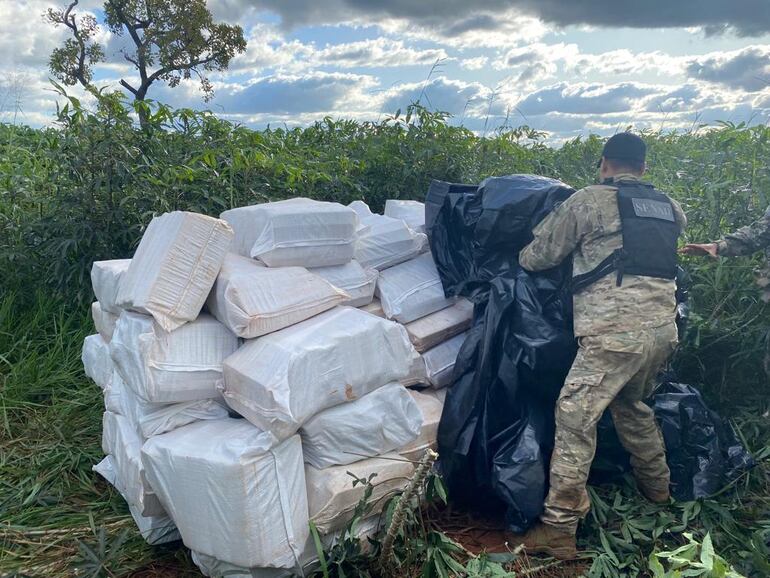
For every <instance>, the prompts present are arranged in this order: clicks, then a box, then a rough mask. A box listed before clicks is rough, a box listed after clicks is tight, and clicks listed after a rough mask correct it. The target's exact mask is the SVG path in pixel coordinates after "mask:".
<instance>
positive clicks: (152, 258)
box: [118, 211, 233, 331]
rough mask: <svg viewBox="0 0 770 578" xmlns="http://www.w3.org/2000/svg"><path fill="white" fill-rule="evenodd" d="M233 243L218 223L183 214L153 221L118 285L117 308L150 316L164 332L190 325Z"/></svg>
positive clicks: (226, 227) (230, 234)
mask: <svg viewBox="0 0 770 578" xmlns="http://www.w3.org/2000/svg"><path fill="white" fill-rule="evenodd" d="M232 240H233V230H232V229H231V228H230V226H229V225H228V224H227V223H226V222H224V221H222V220H221V219H215V218H213V217H207V216H206V215H199V214H198V213H187V212H183V211H174V212H173V213H165V214H164V215H161V216H160V217H155V218H154V219H153V220H152V221H151V222H150V224H149V225H148V227H147V230H146V231H145V233H144V236H143V237H142V240H141V242H140V243H139V247H137V249H136V253H135V254H134V258H133V259H131V264H130V265H129V267H128V270H127V271H126V272H125V274H124V275H123V278H122V279H121V280H120V288H119V291H118V305H119V306H120V307H122V308H125V309H131V310H133V311H138V312H140V313H146V314H148V315H152V316H153V317H154V318H155V320H156V321H157V322H158V323H159V324H160V326H161V327H162V328H163V329H165V330H166V331H173V330H174V329H176V328H178V327H181V326H182V325H184V324H185V323H186V322H188V321H193V320H194V319H195V318H196V317H198V314H199V313H200V311H201V307H203V304H204V303H205V301H206V297H208V294H209V291H211V287H212V286H213V285H214V280H215V279H216V278H217V273H219V268H220V267H221V266H222V261H224V259H225V254H226V253H227V251H228V249H229V248H230V245H231V243H232Z"/></svg>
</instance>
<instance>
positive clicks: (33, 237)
mask: <svg viewBox="0 0 770 578" xmlns="http://www.w3.org/2000/svg"><path fill="white" fill-rule="evenodd" d="M139 106H150V108H149V109H148V111H147V112H148V123H147V126H146V127H144V129H138V128H137V127H136V124H135V122H134V118H135V115H133V114H132V112H133V111H131V110H130V109H129V108H128V107H126V106H125V105H124V104H123V103H122V102H121V101H119V100H117V97H107V98H105V99H104V101H103V102H102V105H101V106H100V108H99V110H98V111H87V110H85V109H83V107H82V106H81V105H80V103H79V102H78V101H77V100H76V99H74V98H71V99H69V103H68V104H67V105H66V106H65V107H63V108H62V109H61V110H60V111H59V117H58V118H59V120H58V123H57V124H56V125H55V126H53V127H50V128H43V129H32V128H29V127H24V126H15V125H9V124H0V464H1V465H2V468H3V479H2V480H1V481H0V519H1V520H3V524H4V525H3V526H0V532H2V541H3V548H2V550H1V551H0V574H2V573H3V572H5V571H11V570H19V568H26V571H25V572H26V573H27V574H29V575H46V574H48V575H51V574H54V575H57V574H59V573H61V572H65V573H66V572H69V571H71V570H72V566H71V565H72V564H73V563H74V562H76V561H78V560H79V561H81V562H82V561H84V560H91V559H92V558H93V557H94V556H96V559H99V560H101V559H105V558H106V559H108V563H107V564H106V565H105V567H108V568H109V571H105V570H103V569H98V571H99V572H105V575H115V576H119V575H123V574H125V573H127V572H130V571H132V570H135V569H137V568H142V567H145V566H146V565H147V564H150V563H153V562H152V561H153V560H155V562H154V564H156V565H158V564H160V565H161V566H160V567H161V568H166V567H165V566H163V564H166V563H167V561H168V560H169V559H173V558H180V559H182V562H181V563H179V564H178V563H176V562H174V564H173V567H174V568H176V569H177V570H175V571H179V570H178V569H179V568H189V562H188V561H185V560H186V559H185V554H184V553H183V552H181V551H180V550H174V549H170V550H169V549H163V548H161V549H151V548H148V547H146V546H144V545H143V544H142V542H141V540H140V539H138V538H137V537H136V536H133V535H131V534H125V535H122V534H121V529H123V528H125V529H129V528H130V527H131V523H130V519H128V518H127V517H126V509H125V507H124V506H123V505H122V502H121V501H120V499H119V498H118V497H117V496H116V495H115V493H114V492H113V491H112V490H110V489H108V488H107V487H106V486H105V485H104V484H103V483H101V482H100V481H99V480H98V479H97V476H96V475H95V474H93V473H92V472H91V469H90V468H91V466H92V465H93V464H94V463H96V462H97V461H98V459H99V458H100V455H101V450H100V447H99V436H100V428H101V419H100V413H101V409H100V405H101V403H100V399H99V392H98V389H97V388H96V387H95V386H93V384H90V383H88V382H87V380H86V378H85V376H84V375H83V373H82V368H81V365H80V360H79V352H80V347H81V343H82V339H83V337H84V336H85V335H87V334H88V333H90V332H92V327H91V323H90V319H88V316H87V305H88V303H90V301H91V299H92V298H93V295H92V293H91V289H90V279H89V272H90V267H91V263H92V262H93V261H94V260H99V259H113V258H122V257H130V256H131V254H132V252H133V249H134V248H135V246H136V244H137V243H138V241H139V239H140V238H141V235H142V231H143V229H144V227H145V226H146V225H147V223H148V222H149V221H150V220H151V218H152V217H153V215H155V214H158V213H162V212H165V211H171V210H177V209H180V210H190V211H198V212H202V213H206V214H210V215H218V214H219V213H220V212H222V211H223V210H225V209H228V208H230V207H234V206H242V205H246V204H253V203H258V202H264V201H268V200H279V199H284V198H289V197H294V196H304V197H310V198H314V199H319V200H328V201H338V202H341V203H344V204H347V203H348V202H350V201H352V200H354V199H364V200H365V201H366V202H367V203H369V204H370V205H371V206H372V208H373V209H374V210H381V209H382V207H383V205H384V202H385V200H386V199H388V198H404V199H420V200H421V199H422V198H423V196H424V194H425V192H426V191H427V188H428V185H429V183H430V181H431V180H432V179H441V180H447V181H455V182H468V183H476V182H479V181H480V180H481V179H483V178H484V177H486V176H490V175H501V174H509V173H538V174H543V175H548V176H552V177H556V178H559V179H562V180H563V181H565V182H567V183H568V184H570V185H572V186H574V187H576V188H578V187H582V186H585V185H587V184H590V183H593V182H595V179H596V174H595V163H596V159H597V158H598V157H599V155H600V151H601V145H602V140H601V139H600V138H598V137H596V136H591V137H588V138H586V139H577V140H574V141H571V142H568V143H566V144H564V145H563V146H562V147H560V148H558V149H557V148H552V147H549V146H547V145H546V144H545V142H544V136H545V135H543V134H540V133H538V132H536V131H533V130H530V129H528V128H527V127H521V128H511V127H503V128H501V129H499V130H497V131H495V132H493V133H491V134H488V135H486V136H479V135H476V134H474V133H472V132H470V131H468V130H467V129H465V128H462V127H458V126H452V125H451V124H449V123H448V122H447V117H446V115H445V114H442V113H440V112H432V111H429V110H426V109H425V108H423V107H421V106H419V105H413V106H411V107H410V108H409V109H408V110H406V111H399V112H397V113H395V114H394V115H392V116H390V117H388V118H386V119H385V120H383V121H381V122H376V123H375V122H363V123H362V122H356V121H351V120H333V119H330V118H326V119H323V120H322V121H319V122H317V123H315V124H314V125H312V126H309V127H307V128H296V129H288V128H285V127H273V128H268V129H267V130H262V131H255V130H251V129H248V128H245V127H242V126H236V125H233V124H231V123H228V122H226V121H223V120H220V119H218V118H217V117H215V116H214V115H212V114H209V113H201V112H196V111H192V110H184V109H183V110H171V109H169V108H168V107H166V106H163V105H158V104H156V103H152V104H151V105H148V104H146V103H139ZM644 137H645V140H646V141H647V143H648V145H649V178H650V180H652V181H653V182H654V183H655V184H656V185H657V186H658V187H659V188H661V189H663V190H665V191H667V192H669V193H670V194H671V195H672V196H673V197H674V198H676V199H677V200H679V201H680V203H682V205H683V207H684V209H685V211H686V213H687V215H688V219H689V227H688V231H687V235H686V239H687V240H689V241H707V240H711V239H716V238H718V237H719V236H720V235H721V234H723V233H724V232H726V231H730V230H733V229H735V228H737V227H739V226H741V225H744V224H747V223H749V222H750V221H751V220H753V219H754V218H756V217H758V216H759V215H761V214H762V212H763V211H764V209H765V208H766V206H767V205H768V204H769V203H770V198H768V195H769V194H770V146H768V139H769V138H770V128H768V127H764V126H756V127H746V126H742V125H740V126H734V125H724V126H722V127H720V128H719V129H718V130H707V129H704V128H696V129H693V130H692V131H689V132H685V133H665V132H649V133H646V134H645V135H644ZM760 258H761V256H756V257H754V258H753V259H734V260H730V261H725V262H722V261H719V262H716V261H706V260H691V261H689V262H687V263H686V266H687V268H688V270H689V271H690V273H691V275H692V279H693V281H692V290H691V299H692V309H693V315H692V318H691V322H690V326H689V330H688V339H687V340H686V341H685V343H684V345H683V346H682V348H681V350H680V352H679V353H678V355H677V357H676V360H675V365H676V369H677V370H678V372H679V375H680V378H681V379H682V380H683V381H687V382H690V383H693V384H695V385H697V386H699V387H701V388H702V389H703V391H704V393H705V394H706V395H707V397H708V399H709V400H710V401H711V403H712V404H713V405H714V407H717V408H719V410H720V412H722V413H723V414H726V415H732V416H735V417H736V418H737V420H738V423H739V424H740V425H741V432H742V433H743V435H744V436H745V437H746V439H747V443H749V445H750V447H751V448H752V449H753V450H754V451H755V453H756V454H757V456H758V457H759V458H760V461H761V460H762V459H763V458H766V457H767V455H768V454H770V449H768V446H770V442H769V441H768V435H767V434H768V426H767V421H768V420H767V417H766V414H765V412H766V411H767V408H768V385H767V377H766V376H765V374H764V372H763V370H762V358H763V354H764V350H765V343H766V341H767V328H768V327H769V326H770V324H769V323H768V311H767V308H766V306H765V305H764V304H763V303H762V302H761V301H760V300H759V298H758V297H759V294H758V291H756V289H755V286H754V283H753V274H752V269H753V268H754V267H755V266H756V265H757V264H758V262H759V259H760ZM763 416H764V417H763ZM765 468H766V462H763V464H762V465H761V467H759V468H758V469H757V470H755V471H754V472H753V473H752V474H751V475H750V476H748V477H747V478H746V479H744V480H742V481H741V487H742V490H741V492H740V493H739V497H740V502H739V503H738V505H736V503H735V502H730V503H731V504H732V505H731V506H729V507H727V506H719V507H722V508H723V510H724V511H723V512H722V514H723V515H724V516H725V519H726V520H728V522H730V520H732V522H730V524H732V525H730V524H728V526H727V529H726V528H725V527H724V526H720V525H719V524H716V523H708V522H707V521H704V520H703V519H701V518H699V516H701V517H702V516H703V514H701V511H706V512H711V513H710V515H711V516H712V517H713V516H714V513H713V511H712V510H709V509H708V508H707V507H704V508H703V509H699V510H698V514H697V515H695V516H693V515H692V511H691V510H687V512H688V513H684V512H685V510H682V509H681V508H679V509H678V510H677V511H676V513H675V514H671V516H672V517H671V519H670V520H669V521H668V522H666V523H663V522H660V524H663V525H662V526H660V527H674V528H676V527H678V525H681V524H682V520H684V523H683V525H684V527H688V524H689V525H690V526H689V527H691V528H695V530H696V532H697V531H698V529H700V530H705V529H709V530H711V537H712V538H713V539H714V543H715V546H716V547H717V549H720V548H723V549H725V550H726V551H724V555H725V556H726V557H727V558H728V560H730V561H731V562H733V563H735V564H738V565H740V566H741V567H742V568H743V569H744V570H745V571H746V572H757V571H758V570H757V569H758V568H759V563H758V562H756V559H757V556H760V557H761V555H762V548H763V547H766V544H767V541H768V539H770V521H768V520H770V505H769V500H770V499H769V498H768V492H767V477H766V472H765ZM627 489H628V488H625V489H624V488H620V489H618V488H614V489H612V488H611V489H609V490H606V491H605V498H607V496H609V499H611V500H617V499H621V502H620V503H619V505H618V504H616V506H618V507H619V506H623V504H626V502H628V503H627V504H626V506H623V507H626V508H628V509H630V510H629V511H634V512H636V514H635V515H638V516H639V519H642V520H647V519H648V518H650V517H651V518H650V519H653V520H658V521H660V520H659V517H660V516H661V515H662V514H660V512H659V511H658V510H654V509H653V510H649V509H648V510H644V512H642V510H641V509H640V508H642V507H643V506H642V505H640V504H638V503H636V502H634V501H633V500H632V498H629V496H630V495H633V492H632V493H631V494H629V493H628V491H627ZM601 491H603V490H600V493H599V494H597V500H596V501H595V502H596V504H601V503H604V502H602V500H600V499H598V498H599V497H600V496H601ZM607 492H609V494H607ZM728 495H729V496H731V498H730V499H731V500H733V499H734V494H733V490H732V489H731V490H730V491H729V493H728ZM613 496H614V497H613ZM707 503H708V502H707ZM714 503H715V504H717V505H718V502H714ZM715 507H716V506H715ZM597 511H598V510H597V507H596V506H595V512H594V514H593V516H594V517H595V516H596V515H597V513H596V512H597ZM616 511H617V508H609V509H608V512H605V513H604V514H603V515H604V517H605V520H604V522H603V523H604V524H606V523H609V522H608V521H607V519H606V518H607V517H608V516H609V518H612V517H613V516H615V517H616V518H617V519H616V520H615V522H616V526H612V524H610V526H611V528H612V527H614V528H615V530H608V531H607V532H604V531H603V530H601V529H600V527H599V525H596V526H592V525H591V524H590V523H589V524H587V525H586V528H587V530H586V531H587V532H588V534H587V535H586V537H585V539H586V540H588V542H587V543H588V544H589V545H590V544H594V545H595V546H596V545H598V546H596V552H595V555H594V557H593V559H594V562H596V560H600V561H601V564H599V565H598V566H597V568H598V569H597V570H596V572H599V573H601V572H600V571H601V569H602V568H604V566H602V565H603V564H605V563H606V564H608V566H607V567H608V568H610V569H614V571H618V568H620V567H621V566H620V564H621V563H622V562H623V560H625V558H624V559H620V558H618V556H617V554H613V555H612V556H609V555H608V554H607V551H608V550H609V551H610V552H612V551H613V543H612V541H611V540H612V536H614V535H617V540H618V542H619V544H622V542H623V541H624V538H623V536H624V534H623V533H622V530H621V526H622V525H623V524H624V517H623V516H620V517H617V515H616V514H613V512H616ZM645 516H647V517H645ZM594 519H595V520H599V518H596V517H595V518H594ZM762 520H764V522H762ZM645 523H646V522H645ZM666 524H668V526H666ZM652 527H658V526H655V525H654V524H653V526H652ZM652 527H651V528H652ZM99 528H102V529H103V533H102V534H100V532H99ZM738 529H740V531H738ZM612 531H616V534H612V533H611V532H612ZM50 532H53V533H52V534H51V533H50ZM680 532H681V530H680ZM701 535H702V534H701ZM100 536H101V538H102V541H101V542H100V540H99V537H100ZM601 536H605V537H603V538H601V540H600V537H601ZM606 536H609V538H607V537H606ZM665 537H666V536H665V535H664V534H660V535H658V536H653V538H652V539H651V540H650V541H648V542H645V543H640V545H639V546H638V547H636V546H635V548H636V550H633V551H631V552H630V553H627V556H628V557H629V558H628V559H629V560H631V559H633V560H635V562H634V563H633V564H635V565H631V566H623V568H642V566H643V563H642V561H643V560H644V559H646V557H647V555H648V554H649V553H650V551H651V550H652V548H653V547H657V546H658V545H659V542H660V541H661V540H663V539H664V538H665ZM118 539H119V543H117V546H116V541H117V540H118ZM111 540H112V541H111ZM752 540H753V541H752ZM680 543H681V544H686V543H687V542H686V541H681V542H677V539H676V538H674V542H673V544H674V545H678V544H680ZM617 547H618V546H617V545H616V546H615V549H617ZM89 552H90V553H89ZM94 552H96V554H94ZM613 556H614V558H615V560H614V561H613ZM158 560H160V562H158ZM616 562H617V564H616ZM88 567H89V568H90V566H88ZM153 568H154V567H153ZM65 569H66V570H65ZM765 570H768V569H767V568H766V567H765ZM634 572H641V570H635V571H634ZM608 575H612V574H611V573H610V574H608ZM757 575H762V574H761V573H760V574H757Z"/></svg>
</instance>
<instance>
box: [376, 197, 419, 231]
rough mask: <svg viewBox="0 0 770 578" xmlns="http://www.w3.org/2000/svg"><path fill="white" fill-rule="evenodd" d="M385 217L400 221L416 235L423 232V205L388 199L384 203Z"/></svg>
mask: <svg viewBox="0 0 770 578" xmlns="http://www.w3.org/2000/svg"><path fill="white" fill-rule="evenodd" d="M385 216H386V217H392V218H393V219H401V220H402V221H404V222H405V223H406V224H407V225H409V228H410V229H412V231H415V232H416V233H424V232H425V203H421V202H420V201H403V200H401V199H388V200H387V201H385Z"/></svg>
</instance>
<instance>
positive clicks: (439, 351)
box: [422, 332, 467, 388]
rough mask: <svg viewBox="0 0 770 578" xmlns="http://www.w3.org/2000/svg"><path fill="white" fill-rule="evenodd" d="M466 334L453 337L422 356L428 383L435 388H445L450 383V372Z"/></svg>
mask: <svg viewBox="0 0 770 578" xmlns="http://www.w3.org/2000/svg"><path fill="white" fill-rule="evenodd" d="M466 336H467V332H466V333H461V334H460V335H455V336H454V337H453V338H452V339H450V340H448V341H445V342H444V343H441V344H439V345H437V346H436V347H434V348H433V349H429V350H428V351H426V352H425V353H423V354H422V358H423V360H425V368H426V370H427V373H428V382H429V383H430V384H431V385H432V386H433V387H435V388H440V387H446V386H448V385H449V384H450V383H451V382H452V371H453V370H454V367H455V361H456V360H457V355H458V354H459V353H460V348H461V347H462V346H463V343H464V342H465V337H466Z"/></svg>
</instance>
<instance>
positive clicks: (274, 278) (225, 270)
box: [207, 253, 348, 339]
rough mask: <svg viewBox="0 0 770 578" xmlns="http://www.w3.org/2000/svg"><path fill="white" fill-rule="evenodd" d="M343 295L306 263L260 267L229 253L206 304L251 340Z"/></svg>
mask: <svg viewBox="0 0 770 578" xmlns="http://www.w3.org/2000/svg"><path fill="white" fill-rule="evenodd" d="M346 299H348V295H347V293H345V292H344V291H342V290H340V289H338V288H337V287H334V286H333V285H332V284H330V283H329V282H328V281H326V280H325V279H323V278H322V277H320V276H318V275H314V274H313V273H311V272H309V271H308V270H307V269H305V268H304V267H277V268H270V267H263V266H262V265H261V264H259V263H258V262H257V261H255V260H254V259H251V258H249V257H242V256H240V255H236V254H234V253H230V254H228V255H227V257H226V258H225V262H224V264H223V265H222V269H221V271H220V272H219V276H218V277H217V281H216V283H215V284H214V289H213V290H212V291H211V295H209V299H208V301H207V305H208V308H209V311H210V312H211V313H212V315H214V317H216V318H217V319H219V321H221V322H222V323H224V324H225V325H226V326H227V327H228V328H229V329H230V330H231V331H232V332H233V333H235V334H236V335H237V336H239V337H244V338H246V339H251V338H254V337H259V336H260V335H265V334H267V333H272V332H273V331H278V330H279V329H283V328H284V327H288V326H290V325H294V324H295V323H299V322H300V321H304V320H305V319H308V318H310V317H312V316H313V315H318V314H319V313H322V312H323V311H326V310H328V309H331V308H332V307H335V306H337V305H339V304H340V303H342V302H343V301H345V300H346Z"/></svg>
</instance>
